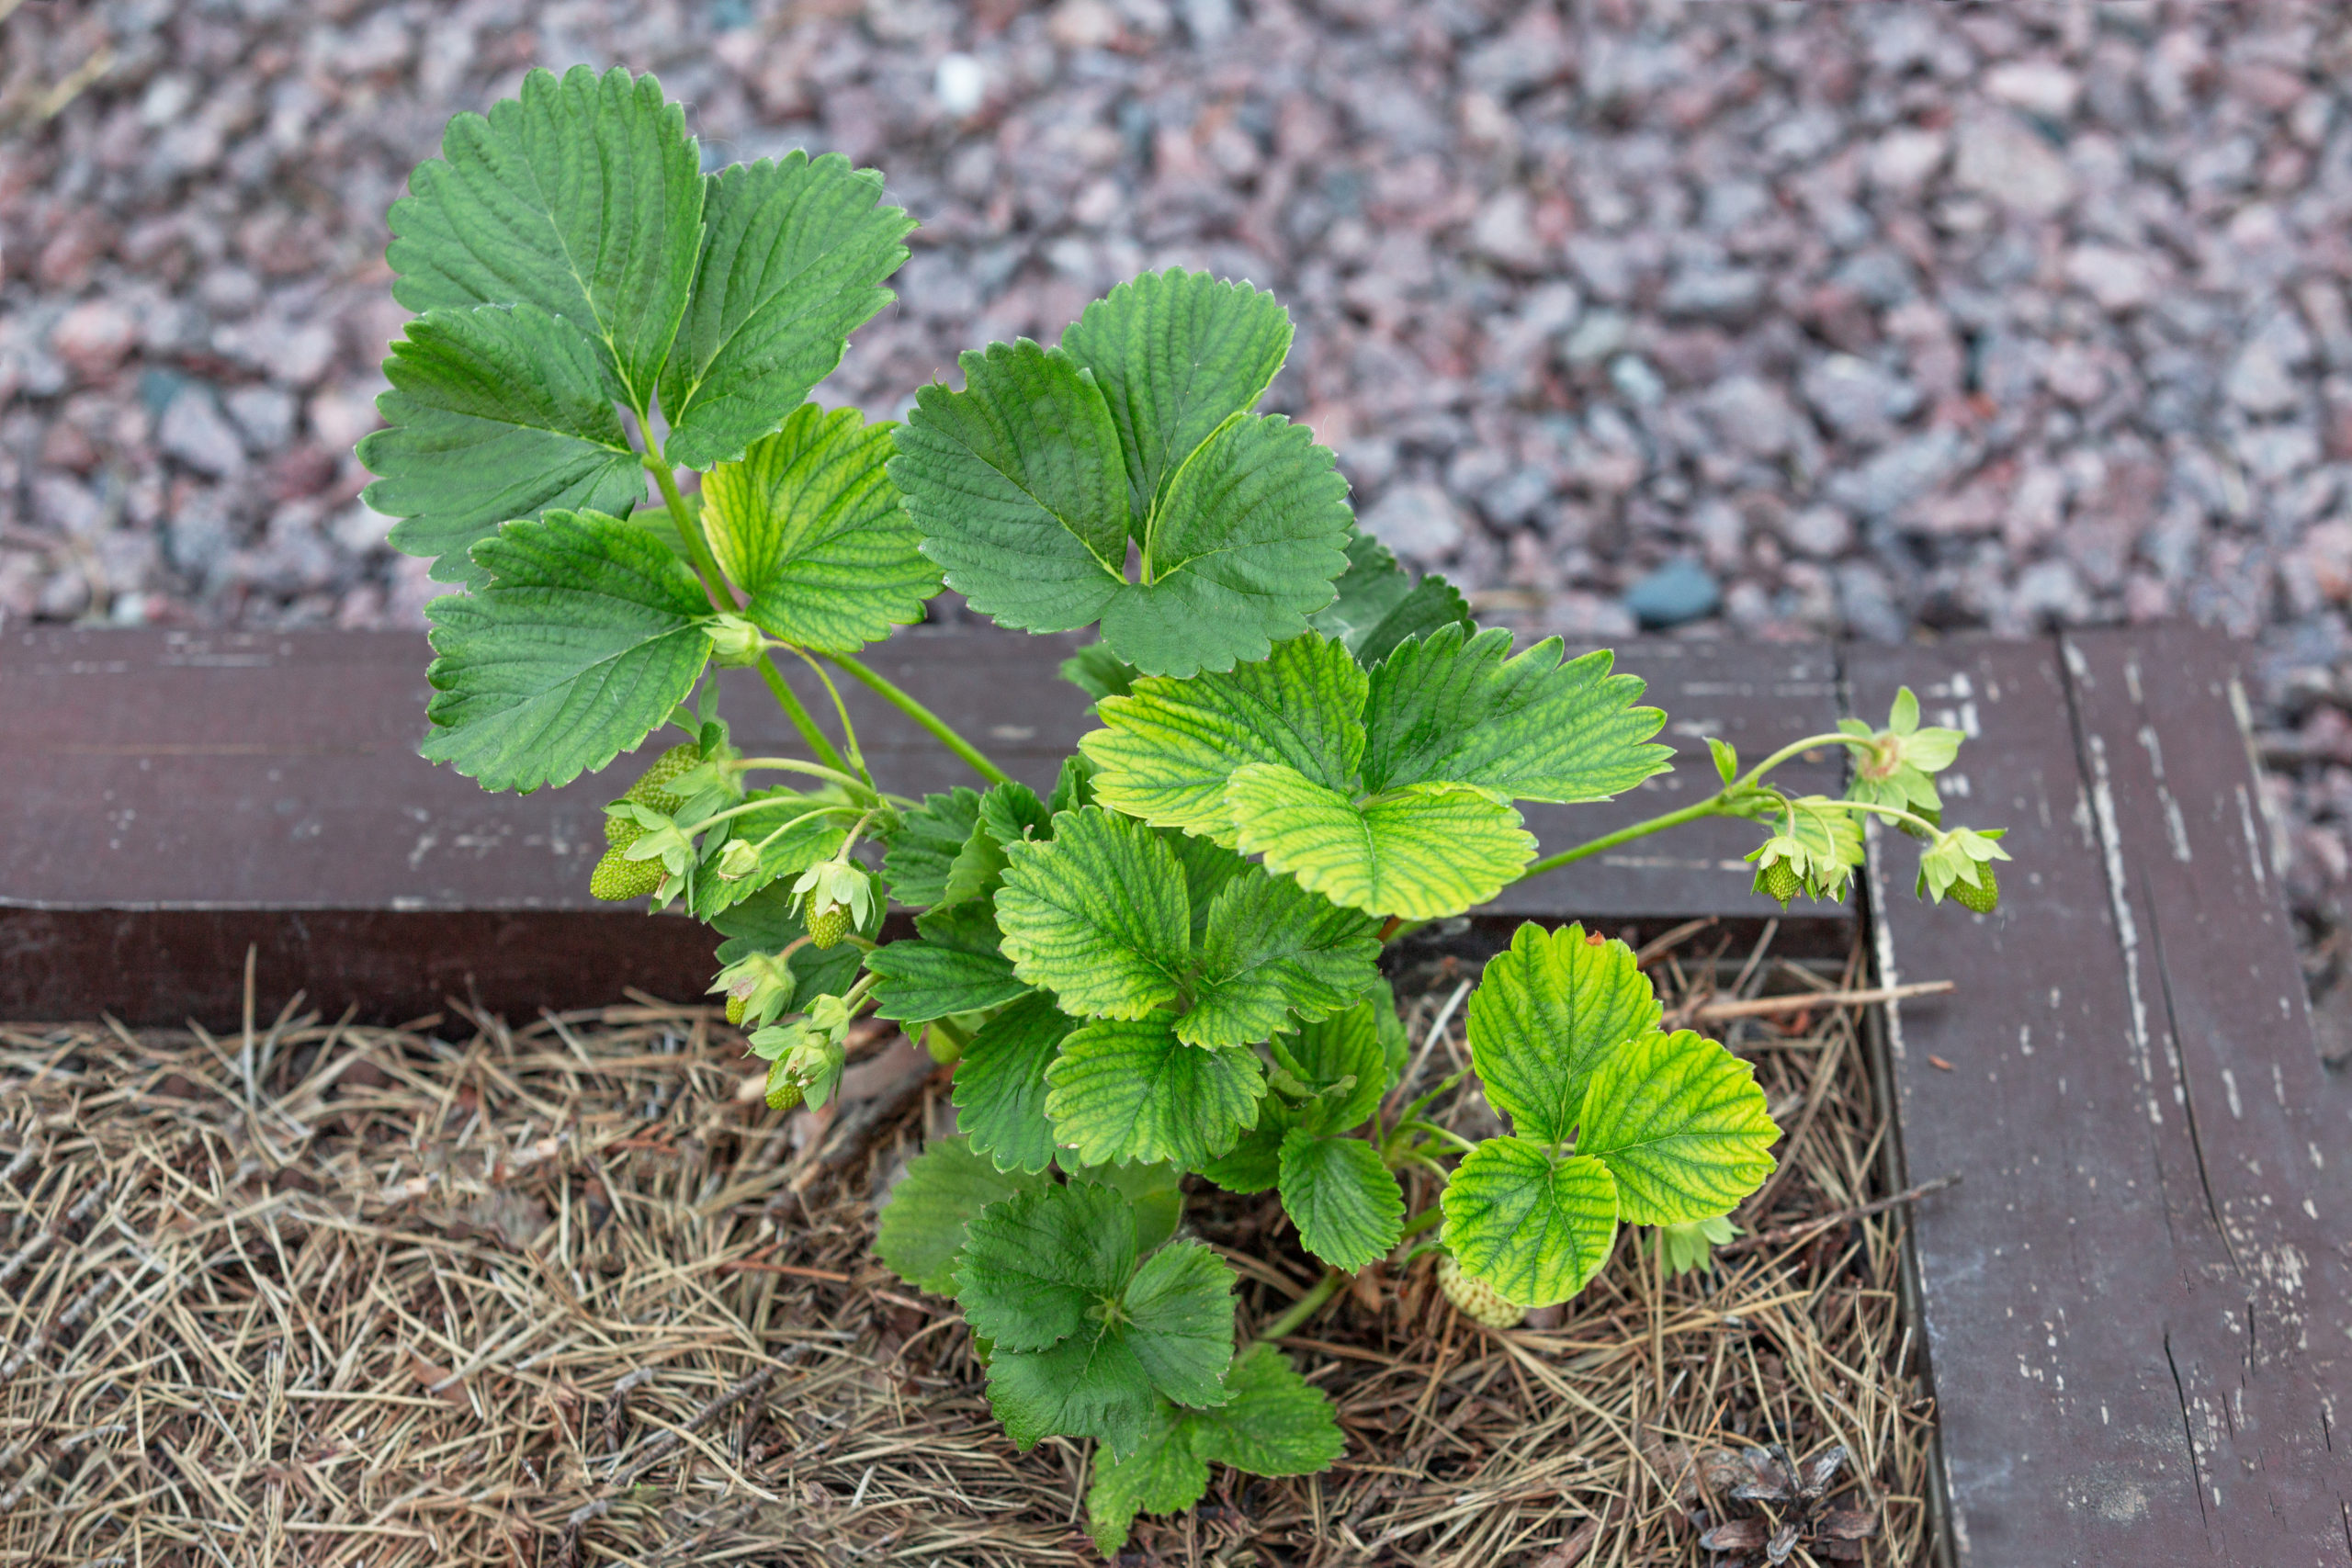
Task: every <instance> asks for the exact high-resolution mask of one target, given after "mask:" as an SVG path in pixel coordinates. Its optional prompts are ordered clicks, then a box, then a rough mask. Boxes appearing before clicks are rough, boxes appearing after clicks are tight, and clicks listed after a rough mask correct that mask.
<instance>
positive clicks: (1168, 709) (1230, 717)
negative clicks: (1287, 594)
mask: <svg viewBox="0 0 2352 1568" xmlns="http://www.w3.org/2000/svg"><path fill="white" fill-rule="evenodd" d="M1369 690H1370V684H1369V682H1368V681H1367V679H1366V677H1365V675H1364V672H1363V670H1362V669H1361V668H1359V667H1358V666H1357V664H1356V662H1355V660H1352V659H1351V658H1349V657H1348V653H1347V649H1345V648H1344V647H1342V646H1341V645H1340V644H1339V643H1337V642H1334V641H1330V640H1329V639H1327V638H1325V637H1319V636H1310V637H1297V638H1294V639H1293V640H1291V641H1289V642H1285V643H1283V645H1281V646H1280V647H1279V648H1276V649H1274V650H1273V652H1272V657H1270V658H1268V659H1267V660H1264V661H1263V662H1261V663H1255V664H1244V665H1242V666H1240V667H1239V668H1238V669H1236V670H1234V671H1231V672H1230V673H1225V674H1214V675H1202V676H1196V677H1194V678H1193V679H1191V680H1184V681H1176V680H1170V679H1167V678H1165V677H1159V676H1155V677H1151V678H1148V679H1146V680H1141V681H1137V682H1136V683H1135V691H1134V693H1133V694H1131V695H1128V696H1125V697H1113V698H1110V699H1108V700H1106V701H1104V702H1103V704H1102V705H1100V710H1099V711H1100V713H1101V715H1102V718H1103V725H1104V727H1105V728H1101V729H1097V730H1094V731H1092V732H1091V733H1090V734H1089V735H1087V736H1086V737H1085V738H1084V739H1081V740H1080V742H1079V746H1080V750H1083V751H1084V752H1085V754H1086V755H1087V756H1088V757H1089V758H1090V759H1091V760H1092V761H1093V762H1094V764H1095V766H1096V767H1097V769H1098V770H1099V772H1098V773H1096V774H1095V781H1094V787H1095V793H1096V795H1097V796H1098V797H1099V798H1100V799H1101V800H1102V801H1103V803H1104V804H1105V805H1107V806H1113V807H1117V808H1118V809H1119V810H1121V811H1125V812H1127V813H1128V814H1130V815H1131V816H1136V817H1140V818H1144V819H1145V820H1146V821H1148V822H1152V823H1156V824H1158V825H1159V826H1161V827H1166V828H1182V829H1184V830H1185V831H1186V832H1188V833H1197V834H1199V835H1200V836H1201V837H1203V838H1206V839H1213V840H1216V841H1217V842H1219V843H1222V844H1226V845H1227V846H1230V845H1231V844H1232V842H1233V840H1234V825H1233V817H1232V812H1231V810H1230V808H1229V807H1227V804H1226V800H1225V787H1226V784H1227V781H1228V780H1230V779H1231V778H1232V776H1233V772H1234V770H1235V769H1236V768H1238V767H1241V766H1243V765H1244V764H1246V763H1250V762H1277V763H1281V764H1283V766H1286V767H1289V768H1292V769H1295V771H1297V772H1298V773H1301V774H1303V775H1304V776H1305V777H1306V778H1307V779H1309V780H1312V781H1313V782H1315V783H1317V784H1322V785H1324V786H1325V787H1327V788H1329V789H1335V790H1341V791H1352V790H1353V788H1354V784H1355V776H1356V761H1357V759H1358V758H1359V757H1361V756H1362V755H1363V720H1362V717H1361V715H1362V712H1363V703H1364V697H1365V694H1366V693H1367V692H1368V691H1369Z"/></svg>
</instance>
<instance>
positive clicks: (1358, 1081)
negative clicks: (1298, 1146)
mask: <svg viewBox="0 0 2352 1568" xmlns="http://www.w3.org/2000/svg"><path fill="white" fill-rule="evenodd" d="M1383 1009H1385V1010H1387V1011H1388V1013H1389V1016H1390V1017H1392V1018H1393V1017H1395V1016H1396V1008H1395V1004H1394V1003H1392V1002H1391V1001H1390V1000H1389V999H1388V997H1387V994H1386V987H1385V986H1382V985H1379V984H1378V983H1376V982H1375V984H1374V987H1372V988H1371V992H1370V994H1369V995H1367V996H1366V997H1365V998H1363V1000H1360V1001H1358V1002H1356V1003H1355V1004H1354V1005H1353V1006H1352V1007H1350V1008H1348V1009H1346V1010H1344V1011H1341V1012H1337V1013H1334V1014H1332V1015H1331V1016H1330V1017H1329V1018H1327V1019H1324V1020H1323V1021H1320V1022H1319V1023H1310V1024H1307V1025H1306V1027H1305V1028H1303V1029H1301V1030H1300V1031H1299V1032H1297V1033H1296V1034H1295V1035H1278V1036H1276V1037H1275V1038H1274V1040H1273V1041H1272V1043H1270V1045H1269V1047H1268V1048H1269V1049H1270V1050H1271V1051H1272V1053H1273V1055H1274V1060H1275V1061H1276V1062H1277V1063H1279V1064H1280V1065H1281V1066H1283V1068H1284V1069H1285V1070H1287V1071H1289V1072H1290V1073H1292V1074H1293V1075H1295V1077H1297V1078H1298V1080H1299V1081H1300V1082H1301V1083H1303V1084H1305V1085H1306V1088H1307V1089H1309V1090H1310V1091H1312V1092H1313V1094H1314V1096H1315V1098H1314V1099H1312V1100H1308V1101H1307V1102H1306V1104H1305V1105H1304V1106H1302V1107H1301V1108H1300V1112H1299V1116H1300V1123H1301V1124H1302V1125H1303V1126H1305V1127H1306V1130H1307V1131H1308V1132H1310V1133H1351V1132H1353V1131H1354V1130H1355V1129H1356V1128H1358V1127H1361V1126H1362V1125H1363V1123H1364V1121H1365V1119H1366V1118H1367V1117H1369V1116H1371V1114H1372V1112H1373V1108H1374V1106H1376V1105H1378V1104H1379V1103H1380V1097H1381V1096H1382V1095H1383V1094H1385V1093H1386V1092H1387V1088H1388V1074H1387V1070H1386V1069H1387V1061H1386V1055H1387V1053H1386V1050H1385V1046H1384V1043H1383V1042H1382V1040H1381V1037H1380V1022H1379V1014H1380V1010H1383Z"/></svg>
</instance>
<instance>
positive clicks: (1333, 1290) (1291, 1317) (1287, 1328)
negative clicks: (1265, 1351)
mask: <svg viewBox="0 0 2352 1568" xmlns="http://www.w3.org/2000/svg"><path fill="white" fill-rule="evenodd" d="M1347 1282H1348V1277H1347V1276H1346V1275H1345V1274H1343V1273H1341V1272H1340V1270H1339V1269H1331V1270H1330V1271H1329V1272H1328V1273H1326V1274H1325V1275H1324V1276H1323V1278H1322V1279H1321V1280H1317V1282H1316V1284H1315V1286H1314V1288H1313V1289H1311V1290H1309V1291H1308V1292H1306V1294H1305V1295H1303V1296H1301V1297H1299V1298H1298V1300H1296V1301H1295V1302H1293V1303H1290V1305H1289V1306H1287V1307H1285V1308H1284V1309H1283V1314H1282V1315H1281V1316H1279V1317H1277V1318H1275V1319H1274V1320H1273V1322H1272V1323H1270V1324H1268V1325H1266V1326H1265V1327H1264V1328H1262V1329H1261V1330H1259V1331H1258V1343H1259V1344H1261V1345H1271V1344H1272V1343H1273V1342H1274V1341H1275V1340H1277V1339H1287V1338H1288V1337H1291V1336H1292V1335H1294V1334H1295V1333H1297V1332H1298V1331H1299V1330H1300V1329H1302V1328H1304V1327H1306V1324H1307V1320H1308V1319H1310V1318H1312V1317H1313V1316H1314V1315H1315V1314H1317V1313H1318V1312H1321V1311H1322V1310H1323V1307H1324V1303H1327V1302H1329V1300H1330V1299H1331V1298H1332V1297H1333V1296H1336V1295H1338V1294H1339V1293H1340V1286H1342V1285H1344V1284H1346V1283H1347Z"/></svg>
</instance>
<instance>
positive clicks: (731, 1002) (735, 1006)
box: [727, 996, 752, 1029]
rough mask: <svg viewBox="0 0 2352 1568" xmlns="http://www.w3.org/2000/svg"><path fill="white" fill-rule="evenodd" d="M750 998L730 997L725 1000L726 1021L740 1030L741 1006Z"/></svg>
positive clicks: (741, 1023)
mask: <svg viewBox="0 0 2352 1568" xmlns="http://www.w3.org/2000/svg"><path fill="white" fill-rule="evenodd" d="M751 999H752V998H749V997H735V996H730V997H729V998H727V1021H728V1022H729V1023H731V1024H733V1025H734V1026H735V1027H736V1028H738V1029H741V1027H742V1026H743V1006H744V1004H745V1003H746V1002H749V1001H750V1000H751Z"/></svg>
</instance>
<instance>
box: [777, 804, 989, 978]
mask: <svg viewBox="0 0 2352 1568" xmlns="http://www.w3.org/2000/svg"><path fill="white" fill-rule="evenodd" d="M834 842H835V844H836V845H838V844H839V842H840V837H839V830H838V829H836V831H835V838H834ZM820 858H822V857H820ZM813 863H814V861H812V862H811V864H813ZM915 930H916V931H918V932H920V933H921V937H920V939H919V940H917V941H912V942H909V941H904V940H901V941H899V942H890V943H888V944H886V945H884V946H881V947H877V948H876V949H875V950H874V951H873V952H872V953H867V954H866V956H865V966H866V968H867V969H869V970H871V971H873V973H874V974H875V975H876V976H878V977H879V978H878V980H877V982H876V986H875V987H874V1000H875V1006H874V1015H875V1016H876V1018H886V1019H888V1020H890V1021H892V1022H894V1023H927V1022H929V1021H931V1020H933V1019H934V1018H950V1017H953V1016H954V1015H955V1014H956V1013H960V1012H978V1011H981V1010H984V1009H987V1008H993V1007H1001V1006H1003V1005H1004V1004H1005V1003H1007V1002H1010V1001H1015V1000H1018V999H1019V998H1023V997H1025V996H1027V995H1029V994H1030V993H1029V987H1026V986H1024V985H1023V984H1022V983H1021V982H1020V981H1019V980H1018V979H1016V978H1014V976H1013V973H1012V961H1011V960H1009V959H1007V958H1006V957H1005V956H1004V954H1003V953H1001V951H1000V950H999V947H1000V943H1001V940H1002V939H1001V934H1000V933H999V932H998V931H997V926H996V919H995V917H994V916H993V915H992V914H991V913H990V912H989V906H988V905H987V904H985V903H982V902H977V901H976V902H973V903H968V904H951V905H948V906H946V907H944V908H937V909H933V910H932V911H930V912H929V913H928V914H923V915H918V916H916V917H915Z"/></svg>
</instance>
